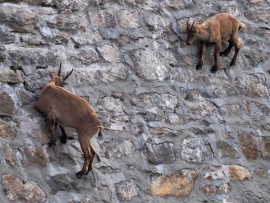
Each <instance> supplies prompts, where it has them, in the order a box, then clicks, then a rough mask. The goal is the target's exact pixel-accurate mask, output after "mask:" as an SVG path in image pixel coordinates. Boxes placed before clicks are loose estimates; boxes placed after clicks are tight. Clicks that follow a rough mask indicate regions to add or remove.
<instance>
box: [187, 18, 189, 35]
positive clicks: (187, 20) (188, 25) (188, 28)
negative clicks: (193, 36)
mask: <svg viewBox="0 0 270 203" xmlns="http://www.w3.org/2000/svg"><path fill="white" fill-rule="evenodd" d="M188 30H189V18H188V20H187V32H188Z"/></svg>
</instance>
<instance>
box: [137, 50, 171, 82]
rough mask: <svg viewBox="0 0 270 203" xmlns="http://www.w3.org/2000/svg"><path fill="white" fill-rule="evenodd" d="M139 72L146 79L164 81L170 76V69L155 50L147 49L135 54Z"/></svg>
mask: <svg viewBox="0 0 270 203" xmlns="http://www.w3.org/2000/svg"><path fill="white" fill-rule="evenodd" d="M134 60H135V63H136V71H137V74H138V75H139V76H140V77H142V78H143V79H146V80H159V81H163V80H165V79H167V78H168V77H169V70H168V68H167V67H166V65H165V64H164V62H163V60H162V58H160V56H159V54H158V53H156V52H155V51H154V50H151V49H149V48H148V49H145V50H139V51H136V52H135V54H134Z"/></svg>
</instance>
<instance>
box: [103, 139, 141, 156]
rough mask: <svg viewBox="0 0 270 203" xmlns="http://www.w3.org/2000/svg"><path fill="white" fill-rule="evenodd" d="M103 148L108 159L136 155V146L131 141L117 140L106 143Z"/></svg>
mask: <svg viewBox="0 0 270 203" xmlns="http://www.w3.org/2000/svg"><path fill="white" fill-rule="evenodd" d="M102 148H103V152H104V154H105V156H106V157H107V158H112V157H121V156H123V155H126V156H127V155H130V154H132V153H134V151H135V149H136V148H135V146H134V144H133V143H132V142H131V141H130V140H116V139H111V140H110V141H105V142H104V144H103V146H102Z"/></svg>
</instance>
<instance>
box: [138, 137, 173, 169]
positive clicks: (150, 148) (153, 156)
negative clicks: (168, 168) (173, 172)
mask: <svg viewBox="0 0 270 203" xmlns="http://www.w3.org/2000/svg"><path fill="white" fill-rule="evenodd" d="M143 154H144V155H145V156H146V158H147V161H148V162H150V163H152V164H155V165H158V164H169V163H173V162H175V161H176V151H175V149H174V145H173V143H171V142H163V143H159V144H156V143H153V141H151V140H148V141H147V142H146V143H145V144H144V147H143Z"/></svg>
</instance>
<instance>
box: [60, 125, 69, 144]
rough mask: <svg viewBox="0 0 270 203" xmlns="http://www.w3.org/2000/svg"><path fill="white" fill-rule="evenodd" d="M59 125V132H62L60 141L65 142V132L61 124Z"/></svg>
mask: <svg viewBox="0 0 270 203" xmlns="http://www.w3.org/2000/svg"><path fill="white" fill-rule="evenodd" d="M59 127H60V129H61V132H62V137H61V143H63V144H65V143H66V142H67V133H66V131H65V129H64V128H63V127H62V126H61V125H59Z"/></svg>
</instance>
